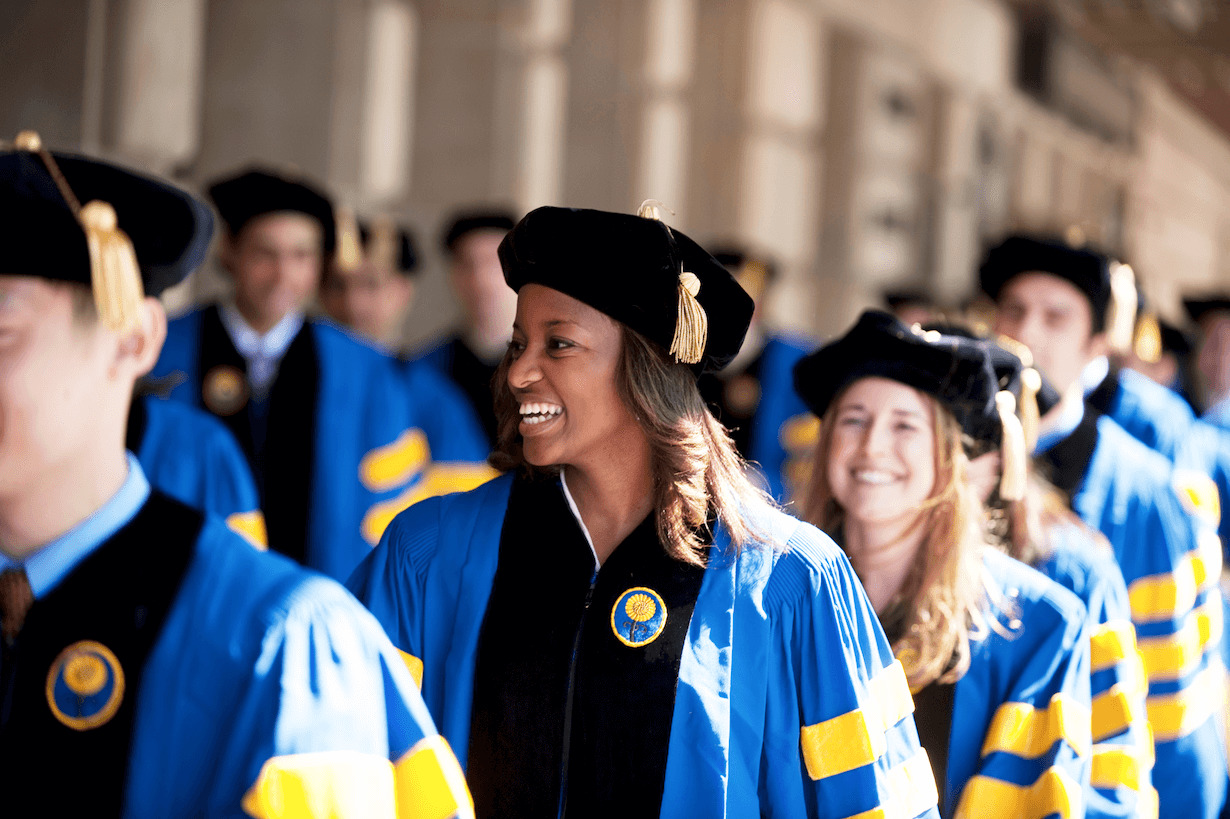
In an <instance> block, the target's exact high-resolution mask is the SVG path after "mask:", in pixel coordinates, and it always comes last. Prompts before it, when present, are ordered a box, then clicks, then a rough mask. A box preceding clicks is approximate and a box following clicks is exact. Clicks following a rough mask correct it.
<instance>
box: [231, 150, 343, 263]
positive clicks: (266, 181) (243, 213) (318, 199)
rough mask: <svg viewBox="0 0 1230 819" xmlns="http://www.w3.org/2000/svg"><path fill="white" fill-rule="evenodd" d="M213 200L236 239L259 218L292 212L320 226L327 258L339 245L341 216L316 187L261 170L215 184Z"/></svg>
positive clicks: (253, 170) (250, 171) (253, 169)
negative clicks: (337, 215)
mask: <svg viewBox="0 0 1230 819" xmlns="http://www.w3.org/2000/svg"><path fill="white" fill-rule="evenodd" d="M209 198H210V199H211V200H212V201H213V203H214V207H215V208H217V209H218V214H219V215H220V216H221V217H222V221H224V222H226V227H227V229H228V230H229V231H230V233H231V235H232V236H238V235H239V234H240V232H241V231H242V230H243V229H244V226H245V225H247V224H248V222H251V221H252V220H253V219H255V218H257V217H258V216H264V215H266V214H269V213H281V212H283V211H290V212H292V213H302V214H304V215H306V216H310V217H311V218H313V219H315V220H316V221H317V222H318V223H319V224H320V229H321V247H322V250H323V251H324V253H325V254H326V255H328V254H330V253H332V252H333V250H334V247H335V246H336V244H337V217H336V215H335V214H334V212H333V203H332V202H331V201H330V200H329V197H328V196H326V195H325V194H324V193H323V192H321V191H320V190H319V189H318V188H317V187H316V186H315V185H313V184H311V183H309V182H307V181H305V180H302V179H290V178H287V177H284V176H280V175H278V174H276V173H271V172H270V171H266V170H263V169H260V168H251V169H249V170H247V171H244V172H243V173H239V174H236V175H235V176H230V177H227V178H226V179H222V180H219V181H217V182H214V183H213V184H212V185H210V186H209Z"/></svg>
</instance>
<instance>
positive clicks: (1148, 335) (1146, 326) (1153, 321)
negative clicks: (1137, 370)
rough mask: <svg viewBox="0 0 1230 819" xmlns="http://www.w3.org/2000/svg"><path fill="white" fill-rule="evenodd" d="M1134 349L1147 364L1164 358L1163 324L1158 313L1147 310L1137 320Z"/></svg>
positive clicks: (1137, 355) (1133, 342) (1133, 341)
mask: <svg viewBox="0 0 1230 819" xmlns="http://www.w3.org/2000/svg"><path fill="white" fill-rule="evenodd" d="M1132 351H1133V352H1134V353H1136V357H1137V358H1139V359H1140V360H1141V361H1143V362H1145V363H1146V364H1156V363H1157V362H1158V361H1160V360H1161V358H1162V325H1161V324H1159V323H1158V321H1157V314H1156V313H1154V312H1152V311H1146V312H1144V313H1142V314H1141V316H1140V320H1139V321H1137V322H1136V336H1135V338H1133V339H1132Z"/></svg>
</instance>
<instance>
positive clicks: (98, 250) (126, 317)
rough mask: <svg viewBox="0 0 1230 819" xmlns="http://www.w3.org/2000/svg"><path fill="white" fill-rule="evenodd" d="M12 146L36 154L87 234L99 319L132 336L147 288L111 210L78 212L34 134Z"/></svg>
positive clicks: (94, 204)
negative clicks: (130, 333)
mask: <svg viewBox="0 0 1230 819" xmlns="http://www.w3.org/2000/svg"><path fill="white" fill-rule="evenodd" d="M14 144H15V145H16V146H17V148H19V149H20V150H23V151H29V152H31V153H36V154H38V156H39V157H40V158H41V159H42V160H43V164H44V165H45V166H46V167H47V172H48V173H49V174H51V178H52V180H53V181H54V182H55V184H56V187H57V188H59V190H60V195H61V196H63V197H64V201H65V202H67V203H68V207H69V210H71V211H72V213H73V216H74V217H76V219H77V222H78V223H79V224H80V225H81V229H82V230H83V231H84V232H85V242H86V248H87V250H88V251H89V254H90V280H91V282H92V284H93V290H94V304H95V306H96V307H97V309H98V317H99V318H100V319H101V320H102V322H103V324H104V325H105V326H106V327H107V328H108V329H111V330H114V331H117V332H121V333H126V332H130V331H132V330H136V329H137V328H138V327H140V325H141V304H142V302H143V301H144V300H145V287H144V285H143V283H142V280H141V267H140V265H138V264H137V253H136V250H135V249H134V248H133V246H132V240H130V239H129V238H128V235H127V234H126V233H124V231H122V230H120V227H119V218H118V217H117V216H116V213H115V208H114V207H112V206H111V205H110V204H109V203H107V202H103V201H102V200H97V199H96V200H93V201H91V202H87V203H86V205H85V207H82V206H81V204H80V202H79V201H78V199H77V196H76V195H75V194H74V193H73V190H72V188H71V187H69V184H68V180H67V179H65V178H64V174H63V173H62V172H61V171H60V166H59V165H58V164H57V163H56V161H55V157H53V156H52V155H51V153H50V152H49V151H48V150H46V149H45V148H44V147H43V143H42V140H41V139H40V138H39V135H38V134H37V133H35V132H34V131H22V132H21V133H19V134H18V135H17V139H16V140H14Z"/></svg>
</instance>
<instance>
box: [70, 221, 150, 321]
mask: <svg viewBox="0 0 1230 819" xmlns="http://www.w3.org/2000/svg"><path fill="white" fill-rule="evenodd" d="M78 219H79V221H80V222H81V227H82V228H84V229H85V242H86V246H87V247H89V249H90V272H91V274H92V276H91V278H92V279H93V282H94V305H95V307H97V308H98V316H99V318H101V319H102V322H103V324H104V325H106V326H107V327H108V328H110V329H112V330H115V331H116V332H120V333H127V332H131V331H133V330H136V329H137V328H138V327H140V326H141V302H143V301H144V300H145V288H144V287H143V286H142V284H141V268H140V267H138V266H137V254H136V251H135V250H133V247H132V242H131V241H129V239H128V236H127V235H126V234H125V233H124V231H122V230H120V228H119V223H118V220H117V219H116V216H115V208H113V207H111V205H109V204H108V203H106V202H103V201H100V200H98V199H95V200H94V201H92V202H87V203H86V204H85V207H83V208H82V209H81V213H80V214H79V215H78Z"/></svg>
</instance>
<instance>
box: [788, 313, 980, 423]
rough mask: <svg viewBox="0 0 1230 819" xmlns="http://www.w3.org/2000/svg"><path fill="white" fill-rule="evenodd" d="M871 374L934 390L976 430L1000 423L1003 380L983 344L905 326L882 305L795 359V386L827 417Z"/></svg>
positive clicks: (940, 398) (928, 391)
mask: <svg viewBox="0 0 1230 819" xmlns="http://www.w3.org/2000/svg"><path fill="white" fill-rule="evenodd" d="M869 377H878V378H889V379H892V380H893V381H900V382H901V383H902V384H905V385H907V386H910V387H913V388H914V389H916V390H920V391H922V392H925V393H927V394H928V395H931V396H933V397H934V398H936V399H937V400H938V401H939V402H940V403H941V404H943V405H944V407H945V408H947V409H948V410H949V411H950V412H951V413H952V414H953V415H954V416H955V417H956V419H957V422H958V423H959V424H960V425H961V428H962V429H963V430H965V431H966V432H967V433H969V434H971V435H975V436H977V435H980V434H983V431H984V429H985V427H986V426H987V425H988V424H992V423H994V424H998V423H999V413H998V410H997V409H996V406H995V393H996V392H997V391H998V389H999V386H998V381H997V379H996V377H995V373H994V371H993V370H992V369H991V360H990V358H989V356H988V353H987V350H986V347H985V346H984V345H982V344H981V343H979V342H977V341H975V340H972V339H968V338H962V337H960V336H950V335H944V334H943V333H939V332H936V331H925V330H923V329H921V328H918V327H906V326H905V325H904V324H902V323H901V322H900V321H898V320H897V319H896V318H894V317H893V316H890V315H889V314H888V313H883V312H881V311H879V310H868V311H867V312H865V313H863V315H862V316H860V317H859V320H858V322H857V323H856V324H855V325H854V327H853V329H851V330H850V331H849V332H848V333H846V334H845V335H844V336H842V337H841V338H839V339H837V340H836V341H833V342H831V343H829V344H826V345H825V346H823V347H821V348H820V349H818V350H816V351H815V352H814V353H812V354H811V355H809V356H807V357H806V358H804V359H803V360H802V361H800V362H799V363H798V364H796V365H795V367H794V389H795V392H797V393H798V394H799V397H801V398H802V399H803V402H804V403H805V404H807V406H808V408H809V409H811V411H812V412H814V413H815V414H816V415H818V416H820V417H823V416H824V413H825V412H826V411H827V410H828V408H829V406H830V405H831V404H832V403H833V401H834V400H836V399H837V397H838V396H839V395H841V393H842V391H843V390H844V389H845V388H846V387H848V386H849V385H850V384H852V383H854V382H855V381H857V380H858V379H860V378H869Z"/></svg>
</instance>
